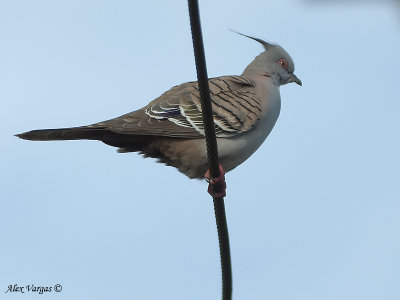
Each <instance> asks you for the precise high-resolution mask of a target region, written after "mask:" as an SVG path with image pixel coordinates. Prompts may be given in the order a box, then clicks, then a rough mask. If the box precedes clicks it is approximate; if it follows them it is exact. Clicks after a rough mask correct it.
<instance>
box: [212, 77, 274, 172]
mask: <svg viewBox="0 0 400 300" xmlns="http://www.w3.org/2000/svg"><path fill="white" fill-rule="evenodd" d="M261 84H263V85H264V86H263V87H262V89H261V94H260V95H259V97H260V99H262V104H263V109H262V112H261V114H260V117H259V121H258V122H257V124H256V126H255V127H254V128H252V129H251V130H249V131H247V132H245V133H243V134H241V135H240V136H237V137H236V138H233V139H226V138H220V139H218V148H219V156H220V160H221V164H222V165H223V166H224V168H225V170H226V171H230V170H232V169H234V168H236V167H237V166H238V165H240V164H242V163H243V162H244V161H245V160H247V159H248V158H249V157H250V156H251V155H252V154H253V153H254V152H255V151H256V150H257V149H258V148H259V147H260V146H261V145H262V143H263V142H264V141H265V139H266V138H267V137H268V135H269V134H270V132H271V131H272V129H273V127H274V125H275V123H276V121H277V119H278V117H279V113H280V109H281V100H280V94H279V87H277V86H275V85H273V84H272V83H270V82H262V83H261Z"/></svg>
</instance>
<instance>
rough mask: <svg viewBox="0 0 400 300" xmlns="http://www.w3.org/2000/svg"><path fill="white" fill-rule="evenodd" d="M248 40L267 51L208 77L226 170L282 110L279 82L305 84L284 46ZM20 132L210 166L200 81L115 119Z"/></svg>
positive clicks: (199, 171)
mask: <svg viewBox="0 0 400 300" xmlns="http://www.w3.org/2000/svg"><path fill="white" fill-rule="evenodd" d="M247 37H249V36H247ZM249 38H252V39H254V40H256V41H258V42H260V43H261V44H262V45H263V46H264V48H265V51H264V52H263V53H261V54H260V55H258V56H257V57H256V58H255V59H254V60H253V61H252V62H251V63H250V64H249V65H248V66H247V68H246V69H245V70H244V72H243V73H242V75H241V76H222V77H217V78H212V79H210V80H209V86H210V93H211V99H212V105H213V114H214V122H215V131H216V135H217V142H218V148H219V156H220V161H221V164H222V165H223V167H224V169H225V170H226V171H230V170H232V169H234V168H235V167H236V166H238V165H239V164H241V163H242V162H244V161H245V160H246V159H247V158H248V157H249V156H250V155H251V154H253V153H254V151H256V150H257V148H258V147H259V146H260V145H261V144H262V143H263V141H264V140H265V139H266V137H267V136H268V134H269V133H270V132H271V130H272V128H273V126H274V125H275V122H276V120H277V119H278V116H279V112H280V95H279V86H280V85H283V84H286V83H290V82H296V83H297V84H299V85H301V81H300V80H299V79H298V78H297V77H296V76H295V75H294V73H293V72H294V63H293V60H292V59H291V57H290V56H289V54H288V53H287V52H286V51H285V50H284V49H283V48H282V47H280V46H279V45H274V44H270V43H267V42H265V41H263V40H260V39H257V38H253V37H249ZM17 136H18V137H20V138H22V139H26V140H33V141H49V140H80V139H88V140H99V141H102V142H104V143H105V144H108V145H111V146H115V147H118V148H119V152H140V153H141V154H143V155H144V156H146V157H154V158H158V159H159V161H160V162H163V163H165V164H167V165H171V166H174V167H176V168H177V169H178V170H179V171H181V172H183V173H184V174H186V175H187V176H189V177H190V178H203V177H204V173H205V171H206V169H207V154H206V148H205V141H204V127H203V122H202V116H201V105H200V96H199V90H198V87H197V82H188V83H184V84H181V85H178V86H175V87H173V88H172V89H170V90H169V91H167V92H165V93H164V94H162V95H161V96H160V97H158V98H156V99H155V100H153V101H152V102H150V103H149V104H148V105H147V106H145V107H143V108H141V109H139V110H136V111H133V112H130V113H128V114H125V115H122V116H120V117H118V118H115V119H111V120H108V121H103V122H99V123H96V124H92V125H88V126H82V127H74V128H61V129H42V130H33V131H29V132H26V133H22V134H18V135H17Z"/></svg>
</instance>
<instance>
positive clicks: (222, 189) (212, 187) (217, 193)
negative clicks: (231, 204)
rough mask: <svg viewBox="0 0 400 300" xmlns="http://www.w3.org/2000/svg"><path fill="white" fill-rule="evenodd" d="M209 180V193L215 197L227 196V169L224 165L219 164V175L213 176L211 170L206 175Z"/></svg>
mask: <svg viewBox="0 0 400 300" xmlns="http://www.w3.org/2000/svg"><path fill="white" fill-rule="evenodd" d="M204 177H205V178H206V180H207V182H208V193H209V194H210V195H211V196H213V197H214V198H223V197H225V196H226V182H225V171H224V168H223V167H222V165H221V164H220V165H219V177H218V178H211V175H210V170H207V172H206V174H205V175H204Z"/></svg>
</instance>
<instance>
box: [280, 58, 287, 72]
mask: <svg viewBox="0 0 400 300" xmlns="http://www.w3.org/2000/svg"><path fill="white" fill-rule="evenodd" d="M278 64H280V65H281V66H282V67H283V68H284V69H285V70H287V68H288V62H287V61H286V59H284V58H281V59H280V60H279V61H278Z"/></svg>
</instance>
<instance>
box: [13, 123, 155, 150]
mask: <svg viewBox="0 0 400 300" xmlns="http://www.w3.org/2000/svg"><path fill="white" fill-rule="evenodd" d="M15 136H17V137H19V138H21V139H24V140H30V141H64V140H99V141H102V142H103V143H105V144H107V145H110V146H114V147H119V148H123V149H124V150H122V151H121V152H136V151H142V150H143V149H144V148H145V147H146V146H147V145H148V144H149V143H151V142H152V141H153V140H154V138H155V137H154V136H146V135H134V134H121V133H116V132H113V131H111V130H109V129H107V128H104V127H72V128H59V129H39V130H32V131H28V132H24V133H21V134H16V135H15Z"/></svg>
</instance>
